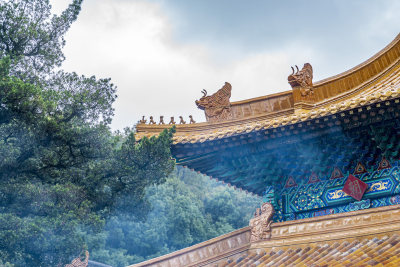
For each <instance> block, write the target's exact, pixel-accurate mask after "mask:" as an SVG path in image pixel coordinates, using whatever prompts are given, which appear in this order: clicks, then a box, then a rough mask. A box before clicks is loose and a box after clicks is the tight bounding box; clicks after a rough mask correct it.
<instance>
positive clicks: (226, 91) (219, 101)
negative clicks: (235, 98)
mask: <svg viewBox="0 0 400 267" xmlns="http://www.w3.org/2000/svg"><path fill="white" fill-rule="evenodd" d="M231 91H232V86H231V84H230V83H228V82H225V84H224V86H222V88H221V89H219V90H218V91H217V92H216V93H214V94H212V95H210V96H208V95H207V91H206V90H205V89H204V90H203V91H202V92H203V94H204V96H203V97H202V98H200V99H199V100H196V102H195V103H196V105H197V107H198V108H199V109H202V110H204V112H205V114H206V119H207V121H208V122H219V121H225V120H229V119H231V118H232V112H231V102H230V101H229V99H230V97H231Z"/></svg>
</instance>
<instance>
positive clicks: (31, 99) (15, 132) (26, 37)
mask: <svg viewBox="0 0 400 267" xmlns="http://www.w3.org/2000/svg"><path fill="white" fill-rule="evenodd" d="M81 2H82V1H79V0H75V1H73V2H72V3H71V4H70V5H69V7H68V8H67V9H66V10H65V11H64V12H63V13H62V14H61V15H60V16H55V15H51V13H50V5H49V2H48V1H46V0H17V1H2V2H1V3H0V259H1V260H2V261H3V264H6V262H9V263H10V264H15V266H61V265H62V264H64V263H66V262H68V261H70V260H71V258H72V257H76V256H77V255H79V254H80V252H81V251H82V250H83V249H85V248H86V245H85V235H86V233H87V232H93V233H95V232H96V231H98V230H99V229H101V227H102V225H103V224H104V220H105V219H106V218H108V215H109V214H110V212H113V211H114V210H116V209H118V210H124V211H128V210H129V212H130V214H131V216H133V217H135V218H143V217H144V215H146V213H147V211H148V209H149V205H148V203H147V202H146V201H145V199H144V194H145V189H146V187H148V186H150V185H153V184H159V183H162V182H163V181H165V177H166V176H168V174H169V173H170V172H171V171H172V170H173V166H174V162H173V160H172V159H171V154H170V145H171V139H172V134H173V132H174V130H173V129H171V130H169V131H165V132H163V133H162V134H161V135H160V136H159V137H158V138H151V139H146V138H145V139H143V140H141V141H140V142H136V140H135V138H134V135H133V130H132V129H127V130H126V131H125V133H123V134H121V133H119V134H112V133H111V131H110V129H109V126H108V125H109V124H110V122H111V119H112V116H113V108H112V104H113V102H114V101H115V98H116V87H115V86H114V85H113V84H112V83H111V81H110V79H97V78H96V77H94V76H92V77H85V76H80V75H77V74H76V73H65V72H63V71H62V70H56V69H55V67H58V66H60V64H61V62H62V60H63V59H64V57H63V54H62V51H61V49H62V47H63V46H64V39H63V35H64V34H65V32H66V31H67V30H68V28H69V27H70V25H71V23H72V22H73V21H74V20H75V19H76V17H77V15H78V13H79V10H80V5H81ZM127 195H129V196H130V197H129V198H127V197H126V196H127Z"/></svg>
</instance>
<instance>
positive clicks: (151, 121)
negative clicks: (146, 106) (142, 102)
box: [149, 116, 156, 124]
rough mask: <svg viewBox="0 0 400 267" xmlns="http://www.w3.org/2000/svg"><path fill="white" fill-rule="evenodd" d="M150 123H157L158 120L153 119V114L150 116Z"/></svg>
mask: <svg viewBox="0 0 400 267" xmlns="http://www.w3.org/2000/svg"><path fill="white" fill-rule="evenodd" d="M149 124H156V122H155V121H154V120H153V116H150V121H149Z"/></svg>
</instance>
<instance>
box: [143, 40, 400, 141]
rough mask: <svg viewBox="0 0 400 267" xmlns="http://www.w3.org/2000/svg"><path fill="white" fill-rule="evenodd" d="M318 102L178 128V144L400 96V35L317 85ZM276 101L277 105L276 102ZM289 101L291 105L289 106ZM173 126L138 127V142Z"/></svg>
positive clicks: (251, 101)
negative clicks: (303, 107) (369, 55)
mask: <svg viewBox="0 0 400 267" xmlns="http://www.w3.org/2000/svg"><path fill="white" fill-rule="evenodd" d="M313 88H314V92H315V98H316V102H315V103H314V104H312V106H311V108H310V109H309V110H303V109H298V108H296V107H295V106H294V105H292V104H289V105H288V104H286V105H280V106H279V107H277V108H276V109H273V110H272V111H269V112H265V113H263V114H257V115H249V116H246V117H244V118H241V119H235V120H229V121H223V122H214V123H209V122H202V123H195V124H183V125H176V134H175V136H174V143H175V144H179V143H181V144H185V143H204V142H206V141H211V140H216V139H222V138H226V137H229V136H234V135H240V134H242V133H249V132H252V131H258V130H263V129H265V130H267V129H270V128H277V127H280V126H283V125H288V124H295V123H298V122H302V121H307V120H310V119H314V118H319V117H324V116H326V115H329V114H335V113H338V112H342V111H344V110H348V109H352V108H355V107H361V106H364V105H369V104H372V103H376V102H379V101H383V100H386V99H392V98H397V97H398V96H399V94H400V34H399V35H397V37H396V38H395V39H394V40H393V41H392V42H391V43H390V44H389V45H387V46H386V47H385V48H384V49H382V50H381V51H379V52H378V53H377V54H375V55H374V56H372V57H371V58H369V59H368V60H366V61H365V62H363V63H361V64H359V65H357V66H356V67H354V68H352V69H350V70H348V71H345V72H343V73H341V74H338V75H335V76H332V77H330V78H327V79H324V80H321V81H319V82H316V83H314V87H313ZM291 94H292V91H285V92H282V93H278V94H272V95H268V96H261V97H257V98H252V99H247V100H243V101H237V102H233V103H232V107H239V106H240V105H251V104H254V103H257V102H260V101H268V100H274V99H275V100H276V99H283V98H285V97H286V98H288V99H289V98H290V99H291V100H290V101H292V102H293V97H292V95H291ZM275 100H274V101H275ZM290 101H289V102H290ZM168 127H171V125H148V124H138V125H137V127H136V131H137V138H138V139H140V138H141V137H143V136H153V135H157V134H158V133H160V132H161V131H162V130H163V129H165V128H168Z"/></svg>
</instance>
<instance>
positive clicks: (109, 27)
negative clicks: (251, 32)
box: [55, 0, 316, 129]
mask: <svg viewBox="0 0 400 267" xmlns="http://www.w3.org/2000/svg"><path fill="white" fill-rule="evenodd" d="M57 3H58V4H57V6H55V7H56V8H58V10H60V9H62V8H64V7H65V6H66V4H61V2H60V1H58V2H57ZM66 40H67V45H66V47H65V50H64V51H65V55H66V58H67V60H66V61H65V63H64V65H63V67H64V68H65V69H66V70H67V71H76V72H78V73H80V74H85V75H93V74H94V75H96V76H98V77H111V78H112V81H113V82H114V83H115V84H116V85H117V86H118V95H119V97H118V99H117V101H116V103H115V104H114V107H115V109H116V115H115V117H114V122H113V128H114V129H122V128H123V127H125V126H132V125H133V124H134V123H136V122H137V121H138V120H139V119H140V118H141V116H142V115H146V116H147V117H148V116H150V115H153V116H154V117H155V118H157V119H158V117H159V116H160V115H164V116H165V118H169V117H170V116H175V118H178V116H180V115H183V116H184V117H186V118H187V117H188V115H189V114H192V115H193V116H194V118H195V120H197V121H204V114H203V111H201V110H198V109H197V108H196V106H195V104H194V101H195V100H196V99H198V98H199V97H200V96H201V93H200V91H201V90H202V89H203V88H205V89H207V90H208V92H209V93H210V94H211V93H213V92H215V91H216V90H217V89H219V88H220V87H221V86H222V85H223V83H224V82H225V81H228V82H230V83H231V84H232V86H233V91H232V98H231V100H232V101H237V100H242V99H247V98H251V97H257V96H261V95H266V94H270V93H275V92H280V91H284V90H288V89H290V87H289V85H288V84H287V80H286V79H287V75H288V74H289V73H290V65H294V64H299V66H300V67H301V66H302V65H300V64H302V63H304V62H307V61H309V60H308V59H309V58H314V59H315V58H316V56H315V55H313V50H312V49H310V48H308V49H306V48H304V47H302V46H301V44H297V45H295V44H293V45H292V46H291V47H283V48H282V49H281V50H280V51H274V52H270V53H267V52H266V53H257V54H251V53H247V54H246V55H245V56H242V57H239V59H237V58H238V57H235V60H231V61H229V62H221V61H220V59H218V58H214V56H213V53H215V51H214V52H213V53H212V52H211V50H212V49H210V48H209V47H206V46H204V45H201V44H190V45H187V44H186V45H182V44H179V43H177V42H175V41H174V40H172V28H171V23H170V21H169V19H168V18H167V17H166V16H165V15H164V14H163V10H161V8H160V6H158V5H157V4H155V3H149V2H145V1H112V0H96V1H94V0H93V1H90V0H89V1H86V2H84V5H83V10H82V13H81V14H80V16H79V18H78V21H77V22H76V23H75V24H74V25H73V26H72V28H71V30H70V31H69V33H68V34H67V37H66ZM299 51H301V53H299Z"/></svg>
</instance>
